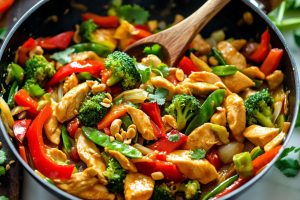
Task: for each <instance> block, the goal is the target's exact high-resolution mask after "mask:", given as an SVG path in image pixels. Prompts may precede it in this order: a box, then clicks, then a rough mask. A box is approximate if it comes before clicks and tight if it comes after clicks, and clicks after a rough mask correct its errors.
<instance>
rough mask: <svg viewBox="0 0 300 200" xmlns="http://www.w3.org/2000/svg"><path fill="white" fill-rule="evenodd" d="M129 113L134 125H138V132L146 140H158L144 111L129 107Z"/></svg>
mask: <svg viewBox="0 0 300 200" xmlns="http://www.w3.org/2000/svg"><path fill="white" fill-rule="evenodd" d="M127 112H128V114H129V115H130V116H131V118H132V121H133V123H134V124H135V125H136V128H137V130H138V132H139V133H140V134H141V135H142V137H143V138H144V139H146V140H156V139H157V138H156V136H155V134H154V130H153V128H152V124H151V121H150V118H149V116H148V115H146V113H144V112H143V111H141V110H139V109H136V108H133V107H131V106H128V107H127Z"/></svg>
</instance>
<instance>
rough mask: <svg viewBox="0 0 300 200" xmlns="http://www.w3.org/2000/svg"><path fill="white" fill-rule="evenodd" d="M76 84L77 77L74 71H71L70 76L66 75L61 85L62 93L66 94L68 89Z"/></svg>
mask: <svg viewBox="0 0 300 200" xmlns="http://www.w3.org/2000/svg"><path fill="white" fill-rule="evenodd" d="M77 85H78V78H77V76H76V75H75V73H73V74H72V75H71V76H69V77H67V78H66V80H65V82H64V85H63V90H64V94H66V93H67V92H68V91H70V90H71V89H72V88H74V87H75V86H77Z"/></svg>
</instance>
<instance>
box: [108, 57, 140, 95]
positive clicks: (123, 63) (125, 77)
mask: <svg viewBox="0 0 300 200" xmlns="http://www.w3.org/2000/svg"><path fill="white" fill-rule="evenodd" d="M105 66H106V68H107V69H109V70H111V71H112V74H111V76H110V77H109V79H108V80H107V85H108V86H112V85H115V84H116V83H118V82H121V85H122V87H123V89H124V90H129V89H133V88H135V86H136V84H137V83H138V82H139V81H140V75H139V73H138V71H137V69H136V67H135V60H134V59H133V58H131V57H130V56H128V55H127V54H126V53H124V52H120V51H115V52H113V53H111V54H109V55H108V56H107V59H106V61H105Z"/></svg>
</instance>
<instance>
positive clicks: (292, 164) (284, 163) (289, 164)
mask: <svg viewBox="0 0 300 200" xmlns="http://www.w3.org/2000/svg"><path fill="white" fill-rule="evenodd" d="M299 151H300V148H297V149H296V148H295V147H289V148H286V149H284V150H283V152H282V153H281V155H280V156H279V158H278V160H277V161H276V163H275V166H276V167H277V168H278V169H279V170H280V171H281V172H282V173H283V174H284V175H285V176H287V177H295V176H296V175H297V174H298V172H299V170H300V164H299V161H298V160H297V159H294V158H291V157H288V156H289V155H290V154H291V153H298V152H299Z"/></svg>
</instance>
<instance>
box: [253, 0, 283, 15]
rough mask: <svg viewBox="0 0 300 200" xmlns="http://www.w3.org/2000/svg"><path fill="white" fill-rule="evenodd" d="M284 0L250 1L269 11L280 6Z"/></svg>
mask: <svg viewBox="0 0 300 200" xmlns="http://www.w3.org/2000/svg"><path fill="white" fill-rule="evenodd" d="M282 1H283V0H250V2H252V3H253V4H254V5H256V6H257V7H258V8H260V9H262V10H264V11H265V12H267V13H269V12H271V11H272V10H274V9H275V8H276V7H278V6H279V5H280V4H281V2H282Z"/></svg>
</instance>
